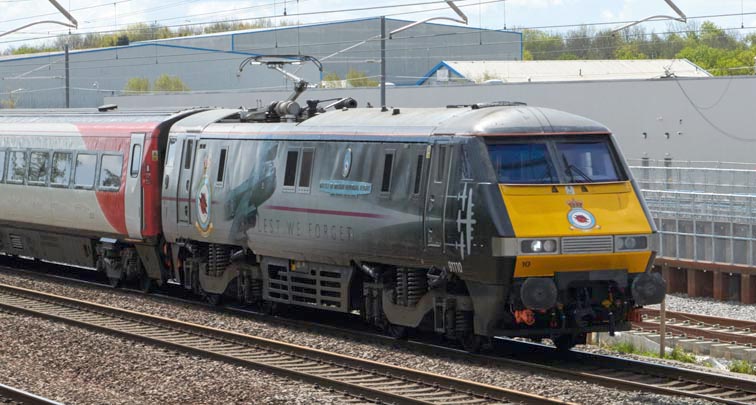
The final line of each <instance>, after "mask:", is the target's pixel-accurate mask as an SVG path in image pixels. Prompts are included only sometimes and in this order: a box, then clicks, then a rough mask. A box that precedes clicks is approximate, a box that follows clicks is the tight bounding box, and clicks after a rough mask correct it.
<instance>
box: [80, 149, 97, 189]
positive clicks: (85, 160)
mask: <svg viewBox="0 0 756 405" xmlns="http://www.w3.org/2000/svg"><path fill="white" fill-rule="evenodd" d="M75 170H76V171H75V173H74V185H75V186H76V188H85V189H91V188H92V187H94V181H95V174H96V173H97V171H96V170H97V155H95V154H92V153H78V154H77V155H76V168H75Z"/></svg>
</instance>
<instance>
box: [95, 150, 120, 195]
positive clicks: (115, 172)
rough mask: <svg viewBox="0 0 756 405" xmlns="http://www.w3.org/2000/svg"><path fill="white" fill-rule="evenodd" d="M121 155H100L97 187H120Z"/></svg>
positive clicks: (114, 189)
mask: <svg viewBox="0 0 756 405" xmlns="http://www.w3.org/2000/svg"><path fill="white" fill-rule="evenodd" d="M122 170H123V156H121V155H102V161H101V163H100V180H99V182H98V183H97V188H98V189H100V190H106V191H118V190H119V189H120V188H121V172H122Z"/></svg>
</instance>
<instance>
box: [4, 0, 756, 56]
mask: <svg viewBox="0 0 756 405" xmlns="http://www.w3.org/2000/svg"><path fill="white" fill-rule="evenodd" d="M58 2H59V3H60V4H61V5H62V6H63V7H65V8H66V9H68V10H69V11H70V12H71V14H72V15H73V16H74V18H76V19H77V20H78V22H79V27H78V29H72V30H71V32H72V33H87V32H107V31H112V30H114V29H116V28H125V27H126V26H128V25H129V24H134V23H140V22H143V23H158V24H161V25H165V26H172V27H179V26H182V25H194V24H201V23H208V22H215V21H223V20H236V19H241V20H244V21H253V19H259V18H266V19H269V20H271V21H272V22H281V21H285V22H286V23H288V24H289V25H291V24H297V23H302V24H305V23H318V22H328V21H338V20H346V19H353V18H364V17H375V16H381V15H386V16H388V17H391V18H399V19H407V20H420V19H425V18H430V17H449V18H458V17H457V15H456V14H455V13H454V11H453V10H452V9H451V8H450V7H448V6H447V5H446V3H445V2H444V1H440V0H371V1H364V0H363V1H355V0H286V1H285V0H247V1H237V0H225V1H219V0H183V1H179V0H163V1H155V0H58ZM455 3H456V4H457V6H459V7H460V9H461V10H462V11H463V12H464V13H465V14H466V15H467V17H468V20H469V25H470V26H473V27H482V28H491V29H502V28H507V29H522V28H541V29H546V30H556V31H564V30H569V29H572V28H574V27H575V26H579V25H581V24H600V25H597V28H617V27H620V26H622V25H623V22H626V21H637V20H640V19H643V18H646V17H650V16H655V15H669V16H676V14H675V12H674V10H672V9H671V8H670V7H669V6H668V5H667V3H666V2H665V1H664V0H456V1H455ZM674 3H675V4H676V5H677V6H678V7H679V8H680V9H681V10H682V11H683V13H685V14H686V15H687V16H688V17H707V18H692V19H691V21H697V22H701V21H704V20H710V21H713V22H715V23H716V24H717V25H719V26H721V27H724V28H732V29H735V30H736V31H738V30H740V28H741V26H743V27H745V29H744V30H743V31H747V32H750V31H753V30H756V0H674ZM284 11H285V12H286V16H284ZM723 14H733V16H730V17H710V16H715V15H723ZM42 20H55V21H66V19H65V17H64V16H63V15H62V14H60V13H59V12H58V11H57V10H56V9H55V7H54V6H53V5H52V4H51V3H50V1H49V0H0V35H2V34H3V33H5V32H7V31H9V30H12V29H15V28H18V27H21V26H23V25H25V24H29V23H31V22H36V21H42ZM439 22H440V23H449V24H454V23H451V22H446V21H439ZM643 26H644V28H646V29H647V30H649V31H652V30H653V31H656V32H665V31H666V30H667V29H668V27H669V26H670V25H669V22H656V23H654V22H647V23H644V24H643ZM67 31H68V28H65V27H62V26H60V25H55V24H49V23H48V24H41V25H35V26H32V27H29V28H26V29H24V30H22V31H19V32H17V33H13V34H9V35H5V36H0V49H7V48H8V47H18V46H21V45H24V44H32V45H38V44H39V43H40V41H43V40H44V38H49V37H50V36H53V37H54V36H56V35H59V34H64V33H66V32H67Z"/></svg>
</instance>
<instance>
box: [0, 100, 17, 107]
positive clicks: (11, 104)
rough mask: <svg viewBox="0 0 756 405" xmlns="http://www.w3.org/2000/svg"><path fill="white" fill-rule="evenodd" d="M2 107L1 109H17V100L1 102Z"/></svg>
mask: <svg viewBox="0 0 756 405" xmlns="http://www.w3.org/2000/svg"><path fill="white" fill-rule="evenodd" d="M0 107H1V108H16V100H14V99H12V98H11V99H8V100H0Z"/></svg>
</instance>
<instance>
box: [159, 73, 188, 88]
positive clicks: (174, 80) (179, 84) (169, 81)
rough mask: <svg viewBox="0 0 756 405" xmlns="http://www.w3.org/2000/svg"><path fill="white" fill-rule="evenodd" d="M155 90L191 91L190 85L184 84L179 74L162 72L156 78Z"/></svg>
mask: <svg viewBox="0 0 756 405" xmlns="http://www.w3.org/2000/svg"><path fill="white" fill-rule="evenodd" d="M153 87H154V89H155V91H189V87H187V85H185V84H184V82H183V81H181V79H180V78H179V77H178V76H170V75H167V74H162V75H160V76H158V78H157V79H155V85H154V86H153Z"/></svg>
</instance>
